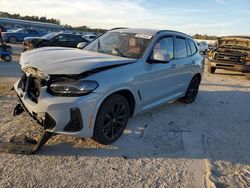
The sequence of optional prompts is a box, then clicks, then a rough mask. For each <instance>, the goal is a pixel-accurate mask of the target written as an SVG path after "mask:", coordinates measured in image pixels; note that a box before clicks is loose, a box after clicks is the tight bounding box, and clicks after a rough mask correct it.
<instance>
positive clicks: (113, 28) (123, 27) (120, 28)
mask: <svg viewBox="0 0 250 188" xmlns="http://www.w3.org/2000/svg"><path fill="white" fill-rule="evenodd" d="M117 29H128V27H115V28H112V29H110V30H109V31H112V30H117Z"/></svg>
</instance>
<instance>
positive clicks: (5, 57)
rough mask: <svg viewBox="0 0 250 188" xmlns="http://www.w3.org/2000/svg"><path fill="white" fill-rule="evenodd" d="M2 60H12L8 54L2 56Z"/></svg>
mask: <svg viewBox="0 0 250 188" xmlns="http://www.w3.org/2000/svg"><path fill="white" fill-rule="evenodd" d="M3 60H4V61H6V62H10V61H11V60H12V58H11V56H10V55H6V56H3Z"/></svg>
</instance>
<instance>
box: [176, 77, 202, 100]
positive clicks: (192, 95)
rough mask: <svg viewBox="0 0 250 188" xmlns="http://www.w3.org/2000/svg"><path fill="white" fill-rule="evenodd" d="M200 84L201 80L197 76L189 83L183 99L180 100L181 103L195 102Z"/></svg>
mask: <svg viewBox="0 0 250 188" xmlns="http://www.w3.org/2000/svg"><path fill="white" fill-rule="evenodd" d="M200 82H201V80H200V77H199V76H195V77H193V78H192V80H191V82H190V83H189V86H188V89H187V91H186V95H185V96H184V97H183V98H181V101H182V102H184V103H186V104H190V103H193V102H194V101H195V99H196V96H197V94H198V91H199V86H200Z"/></svg>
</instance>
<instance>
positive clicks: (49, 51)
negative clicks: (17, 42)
mask: <svg viewBox="0 0 250 188" xmlns="http://www.w3.org/2000/svg"><path fill="white" fill-rule="evenodd" d="M135 61H136V59H130V58H124V57H118V56H113V55H108V54H103V53H97V52H91V51H86V50H80V49H74V48H62V47H44V48H38V49H35V50H31V51H28V52H24V53H22V54H21V58H20V64H21V67H22V68H24V67H33V68H36V69H39V70H40V71H42V72H43V73H44V74H46V75H51V74H80V73H83V72H86V71H89V70H92V69H96V68H100V67H106V66H113V65H121V64H128V63H131V62H135Z"/></svg>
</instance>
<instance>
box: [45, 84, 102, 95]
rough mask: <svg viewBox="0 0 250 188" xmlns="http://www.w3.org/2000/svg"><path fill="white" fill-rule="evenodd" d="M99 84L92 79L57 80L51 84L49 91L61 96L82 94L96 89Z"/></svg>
mask: <svg viewBox="0 0 250 188" xmlns="http://www.w3.org/2000/svg"><path fill="white" fill-rule="evenodd" d="M98 86H99V84H98V83H97V82H96V81H92V80H79V81H75V82H55V83H52V84H51V85H50V86H49V92H50V93H51V94H53V95H59V96H69V97H74V96H81V95H86V94H89V93H90V92H92V91H93V90H95V89H96V88H97V87H98Z"/></svg>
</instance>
